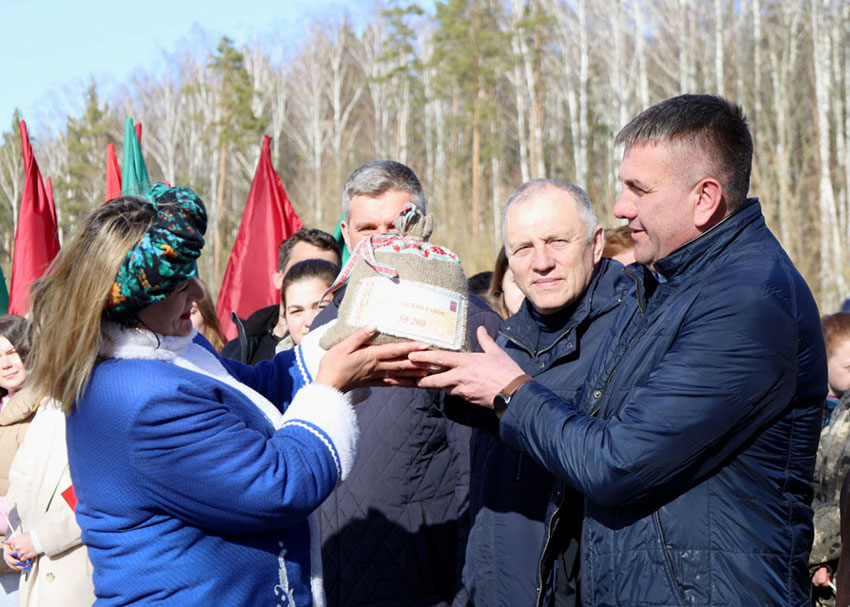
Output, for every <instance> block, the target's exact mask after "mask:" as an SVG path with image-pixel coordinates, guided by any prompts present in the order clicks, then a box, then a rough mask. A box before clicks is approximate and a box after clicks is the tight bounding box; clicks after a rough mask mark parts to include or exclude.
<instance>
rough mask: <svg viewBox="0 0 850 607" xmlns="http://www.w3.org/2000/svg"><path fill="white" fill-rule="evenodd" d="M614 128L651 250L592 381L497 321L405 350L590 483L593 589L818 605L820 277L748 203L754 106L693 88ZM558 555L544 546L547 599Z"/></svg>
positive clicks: (687, 599) (541, 459)
mask: <svg viewBox="0 0 850 607" xmlns="http://www.w3.org/2000/svg"><path fill="white" fill-rule="evenodd" d="M618 142H620V143H622V144H623V145H624V146H625V152H624V156H623V161H622V163H621V165H620V180H621V182H622V184H623V192H622V195H621V196H620V198H619V200H618V201H617V204H616V206H615V208H614V213H615V214H616V215H618V216H620V217H623V218H625V219H627V220H628V221H629V226H630V228H631V230H632V239H633V240H634V242H635V258H636V259H637V261H638V262H640V264H645V265H643V266H642V265H632V266H629V268H628V269H627V270H626V271H627V272H628V273H630V274H631V275H632V278H633V279H634V281H635V284H636V289H635V292H634V295H633V296H630V297H628V298H627V299H626V300H624V302H623V304H622V305H621V306H620V310H619V312H618V315H617V320H616V321H615V322H614V325H613V330H612V332H611V333H610V334H609V336H608V337H607V338H606V339H605V341H604V343H603V344H602V346H601V347H600V349H599V352H598V354H597V356H596V357H595V359H594V361H593V364H592V365H591V369H590V373H589V374H588V379H587V382H586V383H585V386H584V388H583V389H582V392H581V393H580V394H579V395H578V396H577V397H576V398H570V399H563V398H561V397H560V396H559V395H558V394H556V393H554V392H552V391H551V390H548V389H546V388H545V387H544V386H541V385H540V384H539V383H538V382H535V381H533V380H530V378H528V377H526V376H524V373H523V370H522V369H521V368H520V367H519V366H518V365H516V363H515V362H514V361H513V360H512V359H511V358H510V357H509V356H507V355H506V354H505V353H504V352H503V351H502V350H501V349H499V348H498V346H496V345H495V343H493V342H492V340H489V339H488V338H487V337H486V336H484V335H482V336H480V338H481V342H482V346H484V349H485V352H486V354H466V355H462V354H457V353H421V354H415V355H411V358H413V359H416V360H419V361H421V362H422V363H423V364H427V365H437V366H439V367H440V368H442V367H452V368H451V369H450V370H449V371H447V372H444V373H440V374H438V375H434V376H432V377H430V378H426V379H424V380H422V381H421V382H420V385H422V386H427V387H443V388H445V389H448V390H449V391H451V392H452V393H454V394H457V395H459V396H462V397H464V398H466V399H467V400H472V401H474V402H476V404H481V405H489V406H491V407H495V409H496V410H497V412H501V413H502V415H501V422H500V427H499V433H500V436H501V438H502V439H503V440H504V441H506V442H507V443H508V444H510V445H513V446H515V447H517V448H519V449H521V450H522V451H523V452H525V453H527V454H529V455H530V456H531V457H532V458H534V459H535V460H536V461H537V462H538V463H540V464H541V465H542V466H544V467H545V468H546V469H547V470H549V471H550V472H552V473H553V474H554V475H555V476H557V477H558V478H559V479H561V480H562V481H563V482H564V483H565V484H566V485H569V486H571V487H574V488H576V489H578V490H579V491H580V492H581V493H582V494H583V495H584V496H585V513H584V523H583V529H582V538H581V584H582V586H581V594H582V602H583V603H584V604H586V605H680V606H681V605H795V606H797V605H808V604H809V602H810V598H809V592H810V591H809V587H810V583H809V575H808V568H807V557H808V552H809V550H810V547H811V543H812V510H811V507H810V504H811V500H812V488H811V477H812V468H813V465H814V459H815V452H816V449H817V442H818V434H819V430H820V419H821V415H822V409H823V403H824V398H825V396H826V357H825V352H824V345H823V337H822V335H821V332H820V328H819V318H818V311H817V307H816V305H815V302H814V299H813V298H812V295H811V293H810V291H809V288H808V287H807V285H806V283H805V282H804V280H803V279H802V277H801V276H800V274H799V273H798V272H797V270H796V269H795V268H794V266H793V264H792V263H791V261H790V260H789V259H788V256H787V255H786V254H785V252H784V251H783V250H782V247H781V246H780V245H779V243H778V242H777V241H776V239H775V238H774V237H773V235H772V234H771V233H770V231H769V230H768V229H767V226H766V225H765V222H764V217H763V216H762V213H761V207H760V204H759V202H758V200H756V199H747V190H748V187H749V176H750V166H751V160H752V138H751V137H750V133H749V129H748V128H747V125H746V120H745V119H744V117H743V113H742V111H741V109H740V108H739V107H737V106H735V105H733V104H731V103H729V102H728V101H726V100H725V99H722V98H719V97H713V96H709V95H683V96H680V97H676V98H673V99H669V100H667V101H664V102H662V103H660V104H658V105H655V106H653V107H651V108H649V109H647V110H646V111H644V112H643V113H641V114H640V115H638V116H637V117H636V118H634V119H633V120H632V121H631V122H630V123H629V124H628V125H626V127H624V128H623V130H622V131H621V132H620V134H619V135H618ZM509 253H510V251H509ZM650 268H651V269H650ZM470 365H471V366H470ZM471 369H474V370H475V372H474V373H472V371H471ZM564 495H565V492H564V490H563V487H558V488H556V491H555V492H553V501H552V503H551V504H550V513H549V517H550V518H549V520H550V521H551V523H550V526H551V527H553V528H554V529H555V531H554V533H557V528H558V526H559V525H560V524H561V521H562V517H561V510H560V504H561V500H562V499H563V496H564ZM562 557H563V554H562V553H558V545H557V544H555V545H552V544H551V543H550V544H549V545H547V547H546V549H545V553H544V564H546V570H545V571H544V576H543V579H544V593H543V595H542V597H541V601H542V603H543V604H547V605H555V604H558V601H559V600H560V599H561V598H562V592H561V588H562V584H560V582H559V573H560V567H559V560H560V559H561V558H562Z"/></svg>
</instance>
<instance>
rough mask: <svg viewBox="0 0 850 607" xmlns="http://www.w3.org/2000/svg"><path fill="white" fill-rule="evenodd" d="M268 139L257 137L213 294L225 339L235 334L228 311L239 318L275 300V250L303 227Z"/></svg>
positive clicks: (275, 302)
mask: <svg viewBox="0 0 850 607" xmlns="http://www.w3.org/2000/svg"><path fill="white" fill-rule="evenodd" d="M270 142H271V137H269V136H268V135H266V136H265V137H263V149H262V152H260V162H259V163H258V164H257V172H256V173H255V174H254V181H253V182H252V183H251V191H250V192H248V202H247V203H245V213H244V214H243V215H242V221H241V223H240V224H239V233H238V234H237V235H236V242H234V243H233V250H232V251H231V252H230V260H229V261H228V262H227V270H225V272H224V280H222V282H221V291H219V294H218V304H217V305H216V310H217V312H218V318H219V320H220V321H221V328H222V330H223V331H224V334H225V336H226V337H227V338H228V339H233V338H234V337H236V326H235V325H234V324H233V321H231V320H230V313H231V312H236V314H238V315H239V316H241V317H242V318H245V317H247V316H250V315H251V314H252V313H254V312H255V311H256V310H258V309H260V308H262V307H265V306H271V305H273V304H277V303H280V293H277V292H275V289H274V285H273V284H272V274H273V273H274V272H275V271H276V270H277V248H278V247H279V246H280V243H281V242H282V241H283V240H284V239H285V238H289V237H290V236H292V234H293V233H295V232H297V231H298V230H300V229H301V226H302V225H303V224H302V223H301V220H300V219H299V218H298V215H296V214H295V209H293V208H292V204H290V202H289V198H287V197H286V190H284V189H283V183H281V181H280V177H278V175H277V173H276V172H275V170H274V167H273V166H272V154H271V149H270Z"/></svg>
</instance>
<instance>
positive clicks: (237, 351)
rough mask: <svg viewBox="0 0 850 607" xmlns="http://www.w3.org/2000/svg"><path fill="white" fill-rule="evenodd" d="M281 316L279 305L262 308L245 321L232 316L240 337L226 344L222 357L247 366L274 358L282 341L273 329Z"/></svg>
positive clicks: (234, 315)
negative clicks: (276, 349) (276, 348)
mask: <svg viewBox="0 0 850 607" xmlns="http://www.w3.org/2000/svg"><path fill="white" fill-rule="evenodd" d="M279 314H280V306H278V305H277V304H275V305H273V306H267V307H265V308H260V309H259V310H257V311H256V312H254V313H253V314H251V316H249V317H248V318H247V319H245V320H243V319H241V318H239V317H238V316H237V315H236V314H235V313H234V314H232V316H231V317H232V318H233V324H235V325H236V329H237V331H239V335H238V336H237V337H236V339H231V340H230V341H229V342H227V343H226V344H224V348H222V350H221V355H222V356H223V357H225V358H232V359H233V360H238V361H239V362H241V363H244V364H246V365H256V364H257V363H258V362H260V361H263V360H271V359H272V358H274V350H275V347H276V346H277V342H279V341H280V339H278V338H277V337H276V336H275V335H274V334H273V333H272V329H274V327H275V325H276V324H277V320H278V318H279Z"/></svg>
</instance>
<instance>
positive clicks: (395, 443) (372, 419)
mask: <svg viewBox="0 0 850 607" xmlns="http://www.w3.org/2000/svg"><path fill="white" fill-rule="evenodd" d="M343 295H344V289H341V290H340V291H339V292H338V293H337V295H336V297H335V298H334V301H333V303H332V304H331V305H330V306H328V307H327V308H325V310H324V311H323V312H322V313H321V314H320V315H319V316H318V318H317V319H316V321H315V322H314V323H313V326H314V328H315V327H318V326H321V325H323V324H325V323H327V322H329V321H330V320H332V319H334V318H336V316H337V313H338V311H339V304H340V302H341V301H342V297H343ZM499 322H500V319H499V317H498V315H496V313H495V312H493V311H492V310H490V309H489V308H487V306H486V305H485V304H484V303H483V302H482V301H481V300H480V299H478V298H475V297H474V296H471V297H470V302H469V315H468V323H467V327H468V332H469V335H470V339H471V342H472V345H473V346H476V347H477V340H475V339H474V336H475V331H476V328H477V327H478V326H480V325H482V324H483V325H485V326H486V327H487V329H488V332H489V333H490V334H491V335H495V333H496V331H497V329H498V326H499ZM355 411H356V412H357V419H358V424H359V426H360V450H359V456H358V459H357V461H356V463H355V464H354V468H353V469H352V471H351V473H350V475H349V477H348V478H347V479H346V480H345V481H344V482H342V483H340V484H339V485H338V486H337V487H336V489H335V490H334V491H333V493H331V495H330V497H329V498H328V499H327V500H326V501H325V502H324V503H323V504H322V505H321V506H320V507H319V510H318V512H319V520H320V524H321V535H322V566H323V571H324V584H325V593H326V597H327V604H328V607H355V606H358V607H359V606H367V605H368V606H379V605H380V606H399V607H402V606H403V607H426V606H427V607H430V606H435V605H449V604H452V603H453V602H457V603H462V602H463V600H464V597H465V593H464V591H463V589H462V584H461V581H460V571H461V568H462V566H463V554H464V548H465V546H466V538H467V535H468V532H469V520H468V488H469V440H470V430H469V428H467V427H464V426H462V425H460V424H456V423H454V422H451V421H449V420H448V419H447V417H446V416H445V414H444V411H443V393H442V392H439V391H435V390H419V389H414V388H374V389H372V390H370V391H369V393H368V396H367V397H366V398H365V400H363V401H362V402H358V403H357V404H356V406H355Z"/></svg>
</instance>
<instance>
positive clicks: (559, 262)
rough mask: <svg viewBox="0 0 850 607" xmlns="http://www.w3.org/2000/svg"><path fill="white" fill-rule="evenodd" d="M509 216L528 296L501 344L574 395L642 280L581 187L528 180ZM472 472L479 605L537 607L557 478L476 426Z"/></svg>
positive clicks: (469, 569) (472, 559)
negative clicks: (620, 258) (620, 257)
mask: <svg viewBox="0 0 850 607" xmlns="http://www.w3.org/2000/svg"><path fill="white" fill-rule="evenodd" d="M503 217H504V221H503V229H504V235H505V246H506V247H507V248H508V250H512V251H514V252H515V254H514V255H512V256H511V258H510V264H511V270H512V272H513V276H514V279H515V280H516V283H517V286H518V287H519V288H520V290H521V291H522V292H523V295H525V301H524V302H523V304H522V306H521V307H520V309H519V311H518V312H517V313H516V314H515V315H514V316H512V317H510V318H509V319H507V320H506V321H504V322H503V323H502V326H501V327H500V329H499V335H498V337H497V339H496V342H497V343H498V344H499V345H500V346H501V347H502V348H504V349H505V351H506V352H507V353H508V354H509V355H510V357H511V358H512V359H514V360H515V361H516V362H517V364H519V366H520V367H522V369H523V370H524V371H525V372H526V373H527V374H528V375H530V376H532V377H534V378H535V380H536V381H538V382H539V383H540V384H541V385H543V386H546V387H547V388H549V389H550V390H552V391H553V392H555V393H557V394H558V395H560V396H561V397H562V398H572V397H574V396H575V395H576V393H577V392H578V391H579V389H580V388H581V385H582V384H583V383H584V380H585V377H586V375H587V372H588V369H589V367H590V363H591V361H592V360H593V356H594V355H595V354H596V350H597V349H598V347H599V344H600V343H601V341H602V339H603V338H604V337H605V335H606V334H607V333H608V331H609V330H610V328H611V323H612V321H613V320H614V318H615V317H616V311H617V309H618V307H619V305H620V303H621V302H622V298H623V295H624V292H625V291H626V290H627V289H628V288H630V287H631V286H633V284H634V283H633V282H632V281H631V280H630V279H629V278H628V277H627V276H626V275H625V274H624V273H623V266H622V264H620V263H619V262H617V261H614V260H611V259H603V258H602V249H603V244H604V237H603V230H602V226H600V225H599V221H598V219H597V217H596V213H595V212H594V210H593V205H592V204H591V202H590V199H589V198H588V197H587V194H586V193H585V192H584V190H583V189H581V188H580V187H578V186H576V185H573V184H570V183H566V182H563V181H560V180H557V179H535V180H532V181H529V182H527V183H525V184H523V185H521V186H520V187H519V188H518V189H517V190H516V192H514V193H513V194H512V195H511V197H510V198H508V200H507V202H506V203H505V211H504V214H503ZM467 406H469V405H467ZM492 419H493V420H494V422H496V423H497V418H496V417H495V415H494V416H493V418H492ZM470 475H471V483H470V497H469V501H470V511H471V515H472V520H473V523H472V530H471V532H470V536H469V543H468V544H467V551H466V563H465V567H464V575H463V580H464V585H465V586H466V588H467V590H468V592H469V595H470V598H471V599H472V602H473V604H474V605H476V607H515V606H517V605H533V604H534V602H535V601H536V600H537V595H538V592H539V588H540V582H539V579H538V577H539V576H538V571H539V559H540V552H541V549H542V546H543V542H544V539H545V536H546V533H545V528H544V524H543V521H544V519H545V515H546V509H547V506H548V504H549V495H550V493H551V491H552V486H553V484H554V479H553V478H552V475H551V474H550V473H549V472H547V471H546V470H545V469H544V468H542V467H541V466H540V465H538V464H537V463H536V462H535V461H534V460H533V459H531V458H530V457H528V456H527V455H525V454H523V453H522V452H520V451H517V450H515V449H513V448H512V447H509V446H508V445H506V444H505V443H503V442H501V441H500V440H499V438H498V430H497V431H496V432H495V434H491V433H490V432H487V431H482V430H473V439H472V464H471V471H470ZM572 503H573V507H572V509H571V512H570V514H569V516H570V518H571V520H572V522H573V525H574V531H573V533H572V534H569V535H570V536H569V537H566V541H567V542H568V543H569V542H572V544H573V550H572V554H573V555H574V558H573V559H572V561H571V563H570V567H569V578H570V581H571V582H576V581H577V579H576V577H577V575H576V574H577V572H578V552H577V547H578V538H579V532H580V529H581V511H582V499H581V498H580V495H579V494H578V493H575V492H573V496H572ZM565 535H567V534H565ZM573 586H575V583H573ZM573 599H574V602H573V603H572V604H575V599H577V597H576V596H574V597H573Z"/></svg>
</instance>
